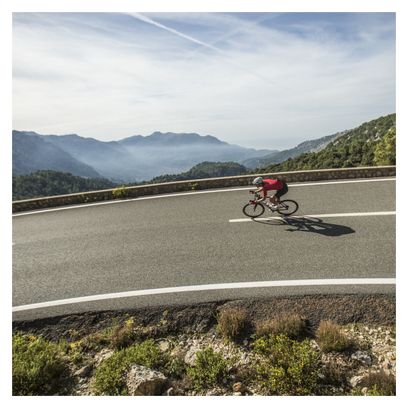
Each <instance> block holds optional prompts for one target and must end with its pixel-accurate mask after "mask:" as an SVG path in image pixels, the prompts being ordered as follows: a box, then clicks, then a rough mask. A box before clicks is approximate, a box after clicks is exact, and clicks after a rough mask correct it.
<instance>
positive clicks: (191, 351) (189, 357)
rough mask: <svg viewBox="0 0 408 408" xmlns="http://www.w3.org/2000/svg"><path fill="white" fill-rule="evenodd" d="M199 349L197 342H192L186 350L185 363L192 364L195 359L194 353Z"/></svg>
mask: <svg viewBox="0 0 408 408" xmlns="http://www.w3.org/2000/svg"><path fill="white" fill-rule="evenodd" d="M200 349H201V347H200V345H199V344H197V342H194V343H193V344H192V345H191V347H190V348H189V350H188V351H187V353H186V354H185V356H184V362H185V363H186V364H187V365H194V364H195V362H196V359H197V356H196V354H197V352H198V351H200Z"/></svg>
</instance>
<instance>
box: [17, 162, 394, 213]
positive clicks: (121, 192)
mask: <svg viewBox="0 0 408 408" xmlns="http://www.w3.org/2000/svg"><path fill="white" fill-rule="evenodd" d="M395 175H396V166H378V167H352V168H341V169H319V170H302V171H289V172H280V173H264V174H250V175H240V176H230V177H217V178H208V179H198V180H186V181H174V182H170V183H160V184H145V185H138V186H131V187H119V188H114V189H108V190H98V191H88V192H83V193H75V194H67V195H59V196H51V197H41V198H34V199H29V200H19V201H13V205H12V211H13V213H14V212H21V211H29V210H35V209H41V208H49V207H58V206H67V205H74V204H84V203H90V202H96V201H107V200H115V199H124V198H136V197H142V196H146V195H156V194H166V193H176V192H182V191H192V190H205V189H210V188H222V187H236V186H246V185H250V184H251V182H252V180H253V179H254V178H255V177H257V176H262V177H272V178H274V177H275V178H276V177H284V178H285V179H286V180H287V181H288V182H289V183H290V182H295V181H297V182H302V181H304V182H307V181H318V180H335V179H348V178H371V177H391V176H395Z"/></svg>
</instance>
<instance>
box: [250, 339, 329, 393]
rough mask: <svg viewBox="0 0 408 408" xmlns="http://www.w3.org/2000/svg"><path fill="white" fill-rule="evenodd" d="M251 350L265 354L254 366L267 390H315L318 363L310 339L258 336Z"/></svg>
mask: <svg viewBox="0 0 408 408" xmlns="http://www.w3.org/2000/svg"><path fill="white" fill-rule="evenodd" d="M254 350H255V352H256V353H257V354H260V355H261V356H263V357H264V358H263V359H262V360H261V361H259V362H258V364H257V366H256V367H255V370H256V372H257V379H258V380H259V382H260V383H261V385H262V386H263V387H264V388H265V390H266V391H267V392H268V394H270V395H311V394H313V393H314V392H315V391H316V389H317V383H318V379H319V373H320V366H321V364H320V358H319V354H318V353H317V352H316V351H315V350H313V348H312V346H311V344H310V341H308V340H304V341H302V342H298V341H295V340H292V339H290V338H289V337H288V336H286V335H284V334H280V335H276V336H275V335H269V336H264V337H261V338H259V339H257V340H256V341H255V342H254Z"/></svg>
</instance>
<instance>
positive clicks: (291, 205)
mask: <svg viewBox="0 0 408 408" xmlns="http://www.w3.org/2000/svg"><path fill="white" fill-rule="evenodd" d="M298 208H299V205H298V203H297V202H296V201H294V200H283V201H281V202H280V204H279V205H278V209H277V210H278V213H279V214H282V215H292V214H294V213H295V212H296V211H297V210H298Z"/></svg>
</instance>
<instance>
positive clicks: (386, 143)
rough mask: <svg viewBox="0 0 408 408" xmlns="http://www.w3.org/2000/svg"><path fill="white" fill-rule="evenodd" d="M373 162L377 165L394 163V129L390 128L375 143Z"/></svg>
mask: <svg viewBox="0 0 408 408" xmlns="http://www.w3.org/2000/svg"><path fill="white" fill-rule="evenodd" d="M374 163H375V164H376V165H377V166H386V165H394V164H395V163H396V129H395V127H394V128H391V129H390V130H389V131H388V132H387V133H386V135H385V136H384V138H383V139H382V140H381V141H380V142H379V143H378V144H377V146H376V148H375V151H374Z"/></svg>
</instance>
